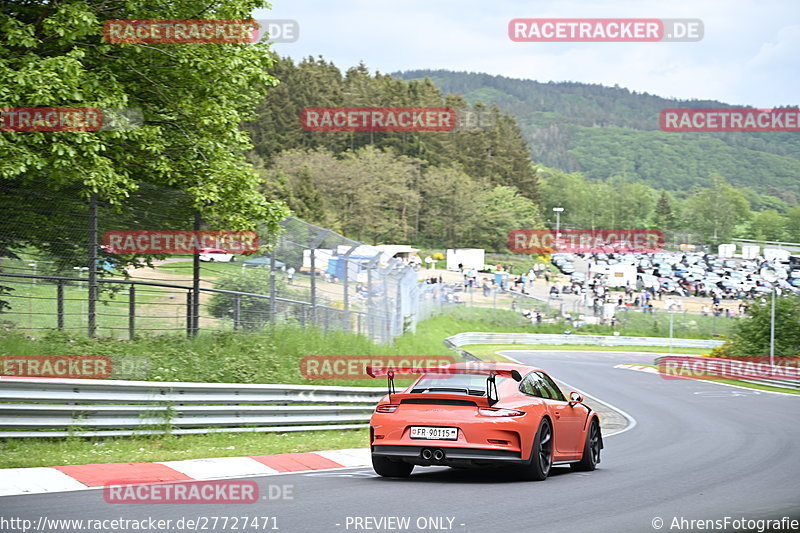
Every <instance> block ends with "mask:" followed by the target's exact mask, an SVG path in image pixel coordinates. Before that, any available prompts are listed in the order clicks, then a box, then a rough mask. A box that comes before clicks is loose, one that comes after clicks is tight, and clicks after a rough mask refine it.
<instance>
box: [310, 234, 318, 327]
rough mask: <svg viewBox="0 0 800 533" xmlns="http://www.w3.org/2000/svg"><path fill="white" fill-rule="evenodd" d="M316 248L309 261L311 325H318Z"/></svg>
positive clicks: (312, 251) (312, 250)
mask: <svg viewBox="0 0 800 533" xmlns="http://www.w3.org/2000/svg"><path fill="white" fill-rule="evenodd" d="M316 252H317V249H316V247H314V248H311V252H310V253H309V254H308V255H309V260H310V262H311V317H310V318H311V323H312V324H316V323H317V261H316V255H317V254H316Z"/></svg>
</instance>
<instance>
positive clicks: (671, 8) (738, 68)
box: [255, 0, 800, 107]
mask: <svg viewBox="0 0 800 533" xmlns="http://www.w3.org/2000/svg"><path fill="white" fill-rule="evenodd" d="M255 18H257V19H270V18H272V19H293V20H296V21H297V22H298V24H299V26H300V38H299V40H297V41H296V42H293V43H282V44H275V45H274V49H275V50H276V51H277V52H278V53H279V54H280V55H282V56H291V57H293V58H295V59H301V58H303V57H306V56H309V55H313V56H317V55H322V56H324V57H325V58H326V59H327V60H332V61H333V62H334V63H336V65H337V66H338V67H339V68H341V69H346V68H347V67H350V66H353V65H356V64H358V62H359V61H363V62H364V63H365V64H366V65H367V67H369V69H370V70H371V71H375V70H379V71H381V72H394V71H397V70H410V69H418V68H430V69H440V68H441V69H449V70H465V71H471V72H486V73H489V74H500V75H504V76H509V77H513V78H522V79H533V80H538V81H544V82H546V81H579V82H585V83H601V84H603V85H609V86H613V85H615V84H616V85H620V86H621V87H626V88H628V89H631V90H634V91H638V92H649V93H652V94H657V95H659V96H664V97H675V98H686V99H691V98H697V99H714V100H721V101H723V102H727V103H731V104H742V105H752V106H759V107H773V106H778V105H792V106H796V105H798V104H800V90H799V87H800V83H798V82H799V81H800V0H525V1H520V0H482V1H475V0H391V1H390V0H274V1H273V8H272V10H269V11H267V10H259V11H257V12H256V13H255ZM513 18H699V19H702V21H703V23H704V27H705V37H704V38H703V40H702V41H699V42H687V43H669V42H654V43H518V42H513V41H511V40H510V39H509V37H508V30H507V27H508V22H509V21H510V20H511V19H513Z"/></svg>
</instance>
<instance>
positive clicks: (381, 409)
mask: <svg viewBox="0 0 800 533" xmlns="http://www.w3.org/2000/svg"><path fill="white" fill-rule="evenodd" d="M398 407H400V406H399V405H379V406H378V407H376V408H375V412H376V413H394V412H395V411H397V408H398Z"/></svg>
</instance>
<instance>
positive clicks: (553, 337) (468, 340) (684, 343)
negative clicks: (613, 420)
mask: <svg viewBox="0 0 800 533" xmlns="http://www.w3.org/2000/svg"><path fill="white" fill-rule="evenodd" d="M445 344H446V345H447V346H452V347H453V348H455V349H458V348H460V347H461V346H466V345H468V344H532V345H535V344H567V345H569V344H573V345H586V344H597V345H600V346H658V347H664V348H668V347H669V346H672V347H673V348H709V349H711V348H716V347H717V346H720V345H722V341H715V340H704V339H671V340H670V339H668V338H664V337H623V336H611V335H561V334H547V333H480V332H467V333H459V334H457V335H453V336H452V337H448V338H447V339H445Z"/></svg>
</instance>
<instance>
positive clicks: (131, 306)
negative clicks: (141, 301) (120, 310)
mask: <svg viewBox="0 0 800 533" xmlns="http://www.w3.org/2000/svg"><path fill="white" fill-rule="evenodd" d="M135 335H136V285H133V284H131V286H130V288H129V289H128V339H129V340H133V337H134V336H135Z"/></svg>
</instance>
